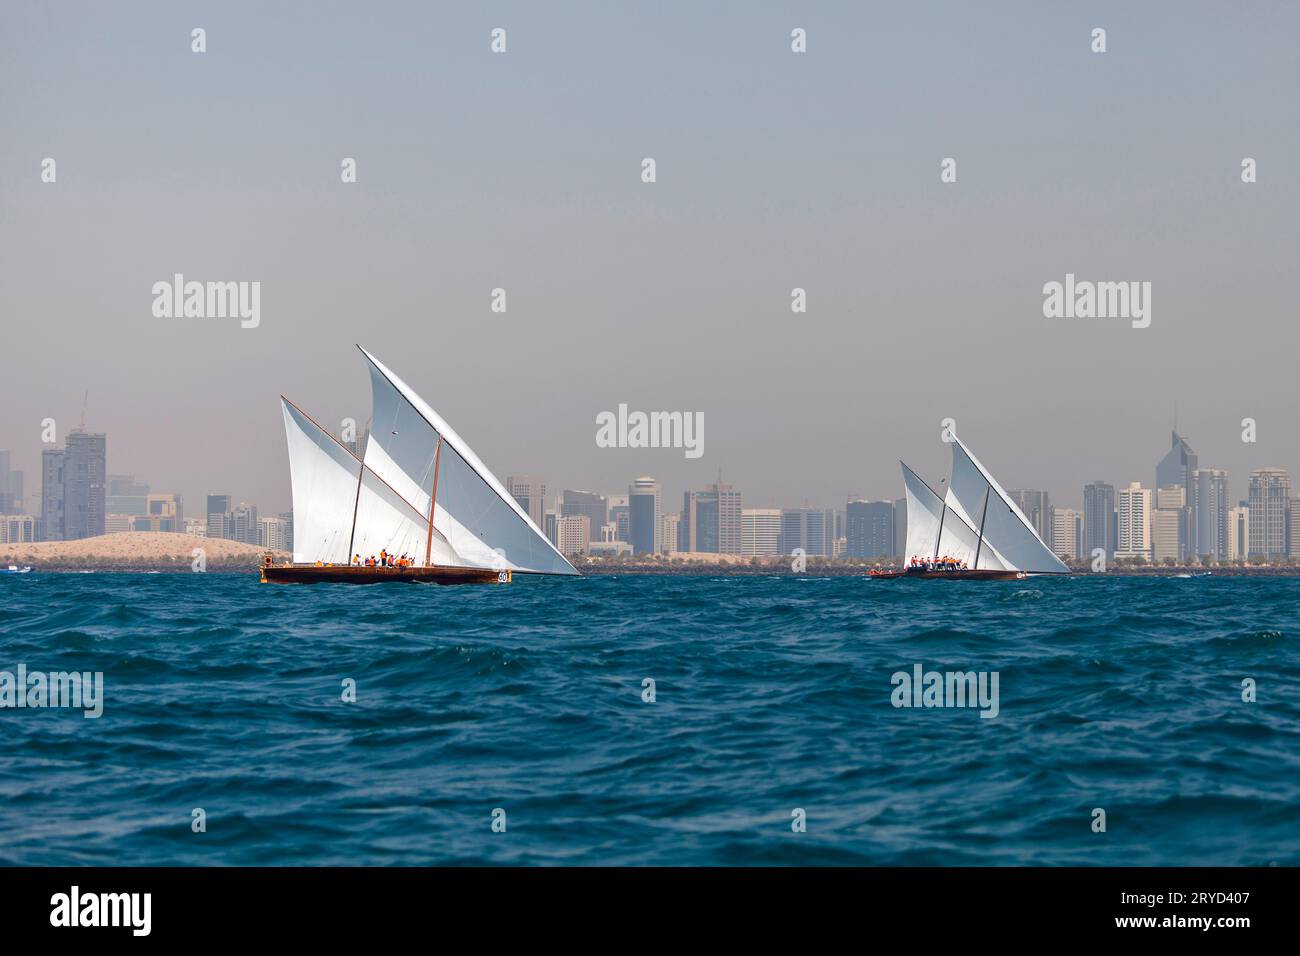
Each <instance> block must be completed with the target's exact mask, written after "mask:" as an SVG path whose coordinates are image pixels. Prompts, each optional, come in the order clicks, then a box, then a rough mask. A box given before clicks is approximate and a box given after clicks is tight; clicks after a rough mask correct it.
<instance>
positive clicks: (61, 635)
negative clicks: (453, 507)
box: [0, 573, 1300, 865]
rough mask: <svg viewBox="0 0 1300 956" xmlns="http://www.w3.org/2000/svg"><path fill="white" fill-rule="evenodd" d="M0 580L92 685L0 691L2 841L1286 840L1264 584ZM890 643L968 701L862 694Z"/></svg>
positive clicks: (5, 637) (1277, 584)
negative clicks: (980, 677)
mask: <svg viewBox="0 0 1300 956" xmlns="http://www.w3.org/2000/svg"><path fill="white" fill-rule="evenodd" d="M0 601H3V615H2V617H0V670H4V671H10V672H14V671H16V669H17V666H18V665H19V664H20V663H21V664H25V665H26V667H27V668H28V670H29V671H63V670H77V671H102V672H103V674H104V695H105V702H104V713H103V716H102V717H101V718H99V719H85V718H84V717H83V716H82V715H81V713H80V711H70V710H52V709H44V710H34V709H23V710H17V709H3V710H0V741H3V748H4V749H3V759H0V833H2V834H3V839H0V862H4V863H11V864H12V863H19V864H79V863H86V864H97V863H98V864H107V863H124V864H271V863H282V864H458V863H494V864H496V863H507V864H538V863H541V864H667V865H677V864H787V863H788V864H1020V863H1036V864H1049V865H1053V864H1120V865H1123V864H1172V865H1191V864H1267V863H1272V862H1276V863H1279V864H1282V865H1287V864H1300V733H1298V732H1297V731H1298V726H1300V725H1298V724H1297V718H1298V717H1300V706H1298V704H1300V662H1298V661H1297V653H1296V648H1297V642H1298V641H1300V580H1296V579H1263V578H1255V579H1241V578H1238V579H1227V578H1224V579H1218V578H1194V579H1170V578H1163V579H1142V578H1117V577H1108V578H1100V577H1090V576H1080V577H1075V578H1068V579H1030V580H1027V581H1019V582H943V581H928V582H927V581H897V582H872V581H868V580H865V579H862V578H842V577H841V578H815V577H801V578H794V577H780V578H778V577H770V578H759V577H752V578H751V577H719V578H707V577H650V576H645V577H641V576H620V577H613V576H593V577H587V578H583V579H578V580H522V581H517V582H516V583H515V584H513V585H511V586H509V587H503V588H498V587H483V588H479V587H464V588H440V587H434V586H420V585H387V586H378V587H370V588H355V587H348V586H342V585H320V586H313V587H300V586H273V585H259V584H258V583H257V578H256V576H255V575H252V574H245V575H230V574H206V575H200V574H193V575H190V574H176V575H173V574H158V575H131V574H40V573H36V574H30V575H25V576H21V577H18V576H8V577H6V576H0ZM915 664H921V665H923V668H924V669H925V670H930V669H934V670H940V671H947V670H963V671H965V670H975V671H990V672H992V671H996V672H998V674H999V705H1000V712H999V713H998V716H997V717H996V718H994V719H982V718H981V717H980V716H979V712H978V710H976V709H958V708H946V709H945V708H917V709H903V708H895V707H894V706H892V704H891V692H892V691H893V689H894V688H893V686H892V684H891V675H893V674H894V673H895V672H897V671H908V672H910V671H911V670H912V668H913V666H914V665H915ZM347 678H351V679H353V680H355V681H356V688H357V699H356V702H355V703H345V702H344V701H343V700H342V699H341V695H342V693H343V682H344V680H345V679H347ZM645 678H652V679H653V680H654V681H655V691H656V697H657V699H656V700H655V701H654V702H653V703H647V702H644V701H643V700H642V695H643V680H644V679H645ZM1245 678H1252V679H1253V680H1255V681H1256V682H1257V686H1258V700H1257V701H1256V702H1255V703H1245V702H1243V701H1242V681H1243V679H1245ZM199 807H201V808H203V810H204V811H205V813H206V816H207V832H205V833H195V832H192V829H191V819H192V817H191V814H192V811H193V810H194V808H199ZM1097 807H1101V808H1104V809H1105V811H1106V814H1107V820H1106V822H1107V829H1106V832H1105V833H1094V832H1092V830H1091V827H1090V824H1091V823H1092V820H1093V815H1092V811H1093V809H1094V808H1097ZM496 808H501V809H502V810H504V811H505V820H506V832H504V833H494V832H493V831H492V826H491V824H492V816H493V811H494V809H496ZM794 808H802V809H803V810H804V811H805V813H806V819H807V832H805V833H799V834H796V833H794V832H792V830H791V820H792V816H791V814H792V810H794Z"/></svg>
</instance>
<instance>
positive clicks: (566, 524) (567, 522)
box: [555, 515, 591, 558]
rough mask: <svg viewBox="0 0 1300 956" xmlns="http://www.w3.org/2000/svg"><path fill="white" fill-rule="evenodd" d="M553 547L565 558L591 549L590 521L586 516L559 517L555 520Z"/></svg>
mask: <svg viewBox="0 0 1300 956" xmlns="http://www.w3.org/2000/svg"><path fill="white" fill-rule="evenodd" d="M555 546H556V547H557V548H558V549H559V551H560V553H561V554H563V555H564V556H565V557H566V558H567V557H571V556H572V555H575V554H584V553H586V552H587V551H588V550H590V548H591V521H590V520H589V519H588V518H587V516H586V515H561V516H560V517H558V518H556V519H555Z"/></svg>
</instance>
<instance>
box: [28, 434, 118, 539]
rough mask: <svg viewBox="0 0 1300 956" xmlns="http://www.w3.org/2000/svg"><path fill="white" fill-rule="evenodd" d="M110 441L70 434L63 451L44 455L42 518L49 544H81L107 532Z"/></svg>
mask: <svg viewBox="0 0 1300 956" xmlns="http://www.w3.org/2000/svg"><path fill="white" fill-rule="evenodd" d="M107 447H108V439H107V437H106V436H105V435H103V434H100V433H91V432H86V431H81V430H80V429H78V430H76V431H73V432H70V433H69V434H68V438H67V441H66V442H65V444H64V447H63V448H61V449H56V448H46V449H44V450H43V451H42V452H41V518H40V526H39V529H38V534H39V536H40V537H41V538H42V539H43V540H45V541H77V540H80V539H82V538H92V537H95V536H97V535H101V534H103V533H104V529H105V517H106V514H107V513H106V511H105V504H106V497H107V496H106V494H105V493H106V491H107V485H106V481H107V473H106V472H107V468H106V465H107Z"/></svg>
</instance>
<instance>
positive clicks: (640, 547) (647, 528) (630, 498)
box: [627, 475, 663, 554]
mask: <svg viewBox="0 0 1300 956" xmlns="http://www.w3.org/2000/svg"><path fill="white" fill-rule="evenodd" d="M627 507H628V534H629V543H630V544H631V545H632V553H633V554H658V553H659V551H660V550H661V544H662V542H660V540H659V535H660V533H661V531H662V529H661V528H660V525H659V515H660V513H661V512H662V510H663V509H662V507H661V505H660V501H659V482H657V481H655V480H654V479H653V478H651V477H650V476H649V475H643V476H642V477H640V478H638V479H637V480H636V481H634V482H632V484H631V486H630V487H629V488H628V490H627Z"/></svg>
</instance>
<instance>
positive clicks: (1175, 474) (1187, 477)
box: [1155, 432, 1199, 559]
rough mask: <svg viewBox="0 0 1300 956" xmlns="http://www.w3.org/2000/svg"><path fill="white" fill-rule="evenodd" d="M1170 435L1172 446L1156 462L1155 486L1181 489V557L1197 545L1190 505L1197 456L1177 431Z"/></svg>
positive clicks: (1193, 494)
mask: <svg viewBox="0 0 1300 956" xmlns="http://www.w3.org/2000/svg"><path fill="white" fill-rule="evenodd" d="M1172 435H1173V445H1172V447H1171V448H1170V449H1169V451H1168V452H1167V453H1166V454H1165V457H1164V458H1161V459H1160V461H1159V462H1158V463H1157V464H1156V484H1155V486H1156V488H1157V489H1159V488H1169V487H1172V486H1174V485H1177V486H1178V487H1180V488H1182V489H1183V522H1184V524H1185V526H1186V527H1185V530H1184V531H1183V541H1184V544H1183V553H1182V554H1180V555H1179V558H1180V559H1182V558H1186V557H1187V556H1188V555H1189V554H1191V553H1192V552H1195V551H1196V550H1197V548H1198V547H1199V545H1198V544H1197V542H1196V541H1195V539H1194V536H1195V534H1196V522H1195V519H1194V516H1193V515H1192V510H1191V507H1190V506H1191V504H1192V502H1193V501H1194V500H1195V498H1196V483H1195V481H1194V479H1193V476H1194V475H1195V473H1196V469H1197V458H1196V452H1194V451H1192V446H1191V445H1189V444H1187V442H1186V440H1185V439H1183V438H1182V437H1180V436H1179V434H1178V432H1173V433H1172Z"/></svg>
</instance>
